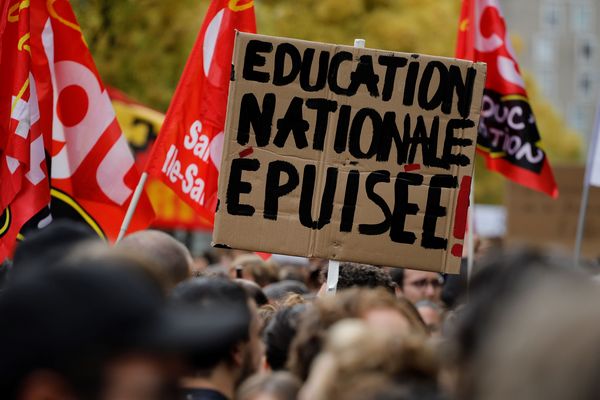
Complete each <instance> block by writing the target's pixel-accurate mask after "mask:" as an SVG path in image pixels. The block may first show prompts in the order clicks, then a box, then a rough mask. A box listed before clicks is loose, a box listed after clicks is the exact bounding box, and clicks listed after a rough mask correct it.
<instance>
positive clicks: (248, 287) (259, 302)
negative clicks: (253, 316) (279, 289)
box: [235, 279, 269, 307]
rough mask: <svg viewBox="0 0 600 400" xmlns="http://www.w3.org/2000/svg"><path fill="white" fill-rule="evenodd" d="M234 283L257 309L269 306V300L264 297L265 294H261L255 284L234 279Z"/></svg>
mask: <svg viewBox="0 0 600 400" xmlns="http://www.w3.org/2000/svg"><path fill="white" fill-rule="evenodd" d="M235 283H237V284H238V285H240V286H241V287H242V289H244V290H245V291H246V294H247V295H248V297H250V298H251V299H254V302H255V303H256V306H257V307H262V306H264V305H265V304H269V299H268V298H267V296H266V295H265V292H263V290H262V289H261V288H260V286H258V284H257V283H256V282H252V281H249V280H247V279H236V280H235Z"/></svg>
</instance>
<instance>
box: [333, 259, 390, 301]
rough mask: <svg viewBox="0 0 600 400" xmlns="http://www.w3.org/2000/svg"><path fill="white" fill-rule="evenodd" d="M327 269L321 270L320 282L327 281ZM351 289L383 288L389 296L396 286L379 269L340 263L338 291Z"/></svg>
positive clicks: (385, 273)
mask: <svg viewBox="0 0 600 400" xmlns="http://www.w3.org/2000/svg"><path fill="white" fill-rule="evenodd" d="M326 271H327V269H323V270H322V272H321V273H322V281H323V282H324V281H326V280H327V275H326ZM353 287H361V288H371V289H374V288H378V287H381V288H384V289H386V290H387V291H388V292H390V293H391V294H395V293H396V284H395V283H394V281H392V278H391V277H390V274H389V273H388V272H387V271H386V270H384V269H383V268H381V267H375V266H373V265H367V264H357V263H348V262H345V263H341V264H340V276H339V280H338V284H337V289H338V290H343V289H349V288H353Z"/></svg>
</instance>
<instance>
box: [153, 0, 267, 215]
mask: <svg viewBox="0 0 600 400" xmlns="http://www.w3.org/2000/svg"><path fill="white" fill-rule="evenodd" d="M236 30H238V31H243V32H252V33H255V32H256V22H255V18H254V7H253V1H252V0H249V1H248V0H213V1H212V2H211V3H210V7H209V9H208V11H207V14H206V17H205V19H204V23H203V25H202V28H201V30H200V34H199V35H198V38H197V39H196V43H195V45H194V48H193V49H192V52H191V54H190V56H189V59H188V61H187V64H186V66H185V69H184V71H183V74H182V76H181V80H180V81H179V85H178V86H177V90H176V91H175V95H174V97H173V100H172V102H171V105H170V107H169V110H168V111H167V116H166V118H165V122H164V124H163V126H162V129H161V131H160V134H159V135H158V139H157V141H156V143H155V144H154V146H153V148H152V152H151V155H150V159H149V162H148V165H147V168H146V170H147V172H148V174H149V175H150V176H152V177H156V178H158V179H160V180H162V181H163V182H164V183H165V184H167V186H169V187H170V188H171V189H172V190H173V191H174V192H175V193H177V195H178V196H179V197H180V198H181V199H183V200H184V201H186V202H187V203H188V204H189V205H190V206H191V207H192V208H193V209H194V210H195V211H196V212H197V213H199V214H200V216H202V217H203V218H205V219H207V220H208V221H210V224H211V225H212V223H213V220H214V212H215V209H216V203H217V181H218V175H219V168H220V167H221V153H222V150H223V137H224V135H223V129H224V125H225V113H226V110H227V95H228V91H229V78H230V74H231V56H232V53H233V42H234V36H235V31H236Z"/></svg>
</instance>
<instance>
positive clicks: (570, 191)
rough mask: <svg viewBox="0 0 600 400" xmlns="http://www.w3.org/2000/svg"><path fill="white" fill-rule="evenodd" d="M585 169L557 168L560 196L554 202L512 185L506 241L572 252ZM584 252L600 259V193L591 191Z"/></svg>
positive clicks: (555, 173) (595, 189)
mask: <svg viewBox="0 0 600 400" xmlns="http://www.w3.org/2000/svg"><path fill="white" fill-rule="evenodd" d="M584 174H585V170H584V167H583V166H558V167H554V177H555V179H556V183H557V184H558V189H559V191H560V195H559V196H558V199H556V200H554V199H552V198H550V197H548V196H546V195H544V194H542V193H538V192H534V191H532V190H530V189H527V188H525V187H523V186H519V185H516V184H514V183H510V184H509V185H508V188H507V189H508V190H507V194H506V209H507V212H508V218H507V239H508V241H509V243H513V244H532V245H538V246H547V247H553V248H559V249H562V250H564V251H568V252H572V251H573V250H574V248H575V235H576V232H577V220H578V218H579V207H580V204H581V194H582V192H583V176H584ZM581 252H582V254H583V255H584V256H586V257H590V258H595V257H598V256H600V189H599V188H595V187H591V188H590V197H589V205H588V209H587V216H586V220H585V230H584V236H583V242H582V246H581Z"/></svg>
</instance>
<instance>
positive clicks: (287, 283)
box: [264, 280, 308, 301]
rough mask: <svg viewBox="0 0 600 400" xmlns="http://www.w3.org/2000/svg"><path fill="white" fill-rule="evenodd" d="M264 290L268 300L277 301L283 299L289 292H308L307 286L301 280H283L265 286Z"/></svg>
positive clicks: (301, 293)
mask: <svg viewBox="0 0 600 400" xmlns="http://www.w3.org/2000/svg"><path fill="white" fill-rule="evenodd" d="M264 292H265V295H266V296H267V298H268V299H269V300H271V301H279V300H283V299H284V298H285V297H287V296H288V295H289V294H290V293H296V294H300V295H303V294H308V288H307V287H306V285H305V284H304V283H302V282H298V281H294V280H284V281H281V282H276V283H271V284H270V285H267V286H265V288H264Z"/></svg>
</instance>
